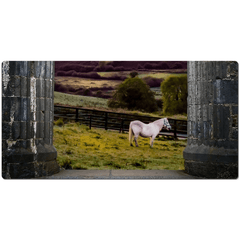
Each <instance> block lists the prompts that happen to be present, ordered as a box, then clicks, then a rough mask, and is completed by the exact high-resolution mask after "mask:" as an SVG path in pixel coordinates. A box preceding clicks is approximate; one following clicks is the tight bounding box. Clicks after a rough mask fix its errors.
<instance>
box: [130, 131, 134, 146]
mask: <svg viewBox="0 0 240 240" xmlns="http://www.w3.org/2000/svg"><path fill="white" fill-rule="evenodd" d="M130 146H131V147H133V134H132V135H131V140H130Z"/></svg>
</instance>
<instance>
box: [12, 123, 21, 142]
mask: <svg viewBox="0 0 240 240" xmlns="http://www.w3.org/2000/svg"><path fill="white" fill-rule="evenodd" d="M19 138H20V122H13V124H12V139H13V140H14V141H15V140H17V139H19Z"/></svg>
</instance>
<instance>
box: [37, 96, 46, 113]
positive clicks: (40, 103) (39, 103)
mask: <svg viewBox="0 0 240 240" xmlns="http://www.w3.org/2000/svg"><path fill="white" fill-rule="evenodd" d="M36 102H37V111H45V99H43V98H37V100H36Z"/></svg>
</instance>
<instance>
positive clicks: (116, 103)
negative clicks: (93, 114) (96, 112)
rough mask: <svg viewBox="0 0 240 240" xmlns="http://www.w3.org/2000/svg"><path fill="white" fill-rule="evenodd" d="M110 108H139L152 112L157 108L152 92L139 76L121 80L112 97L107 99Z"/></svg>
mask: <svg viewBox="0 0 240 240" xmlns="http://www.w3.org/2000/svg"><path fill="white" fill-rule="evenodd" d="M108 106H109V107H111V108H127V109H129V110H140V111H145V112H154V111H157V110H158V107H157V103H156V100H155V98H154V93H153V92H152V91H151V90H150V88H149V86H148V85H147V84H146V83H145V82H144V81H143V80H142V79H140V78H138V77H134V78H127V79H126V80H125V81H124V82H122V83H121V84H120V85H119V86H118V88H117V90H116V92H115V93H114V95H113V97H112V99H110V100H109V101H108Z"/></svg>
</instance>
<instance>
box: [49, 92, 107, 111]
mask: <svg viewBox="0 0 240 240" xmlns="http://www.w3.org/2000/svg"><path fill="white" fill-rule="evenodd" d="M54 104H61V105H69V106H77V107H90V108H92V107H94V108H99V109H107V108H108V106H107V99H104V98H97V97H87V96H78V95H71V94H66V93H60V92H54Z"/></svg>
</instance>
